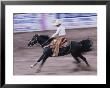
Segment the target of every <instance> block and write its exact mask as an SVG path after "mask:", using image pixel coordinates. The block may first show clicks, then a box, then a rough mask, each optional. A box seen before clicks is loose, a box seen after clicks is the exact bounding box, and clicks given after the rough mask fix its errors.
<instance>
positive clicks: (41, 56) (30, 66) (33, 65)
mask: <svg viewBox="0 0 110 88" xmlns="http://www.w3.org/2000/svg"><path fill="white" fill-rule="evenodd" d="M43 57H44V54H43V55H42V56H41V57H40V58H39V59H38V60H37V62H36V63H34V64H32V65H30V67H31V68H33V67H34V66H36V65H37V64H38V63H39V62H40V61H41V60H42V59H43Z"/></svg>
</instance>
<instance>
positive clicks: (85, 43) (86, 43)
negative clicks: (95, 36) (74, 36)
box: [79, 38, 93, 52]
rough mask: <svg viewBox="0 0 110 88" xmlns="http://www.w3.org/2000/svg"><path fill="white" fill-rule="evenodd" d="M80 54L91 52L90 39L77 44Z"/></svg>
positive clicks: (91, 42) (91, 43)
mask: <svg viewBox="0 0 110 88" xmlns="http://www.w3.org/2000/svg"><path fill="white" fill-rule="evenodd" d="M79 44H80V45H81V50H82V52H88V51H91V50H92V46H93V41H92V40H91V39H89V38H88V39H85V40H82V41H80V42H79Z"/></svg>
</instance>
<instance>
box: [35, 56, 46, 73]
mask: <svg viewBox="0 0 110 88" xmlns="http://www.w3.org/2000/svg"><path fill="white" fill-rule="evenodd" d="M47 58H48V57H46V56H44V58H43V60H42V63H41V64H40V66H39V68H38V69H37V71H36V72H37V73H38V72H40V71H41V68H42V67H43V65H44V63H45V61H46V60H47Z"/></svg>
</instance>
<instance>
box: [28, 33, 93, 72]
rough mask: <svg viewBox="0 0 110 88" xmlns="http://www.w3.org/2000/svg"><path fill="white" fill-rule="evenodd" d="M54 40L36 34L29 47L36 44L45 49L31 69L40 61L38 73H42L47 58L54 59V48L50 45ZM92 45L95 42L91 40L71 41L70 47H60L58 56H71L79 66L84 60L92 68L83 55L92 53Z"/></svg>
mask: <svg viewBox="0 0 110 88" xmlns="http://www.w3.org/2000/svg"><path fill="white" fill-rule="evenodd" d="M53 39H55V38H50V37H49V36H48V35H38V34H35V35H34V36H33V37H32V39H31V40H30V41H29V43H28V46H29V47H31V46H33V45H35V44H40V46H41V47H42V48H43V53H42V55H41V56H40V58H39V59H38V60H37V62H36V63H35V64H33V65H31V68H33V67H34V66H36V65H37V64H38V63H39V62H40V61H42V62H41V64H40V65H39V67H38V69H37V72H40V71H41V68H42V67H43V65H44V63H45V61H46V60H47V58H49V57H53V56H52V55H53V52H52V48H51V45H49V44H50V43H51V41H52V40H53ZM47 45H48V46H47ZM92 45H93V42H92V40H90V39H89V38H87V39H85V40H81V41H79V42H77V41H70V43H69V44H68V45H66V46H62V47H60V49H59V54H58V56H64V55H68V54H71V55H72V57H73V58H74V59H75V60H76V63H77V64H79V63H80V62H81V61H80V59H82V60H83V61H84V62H85V64H86V65H87V66H88V67H90V64H89V63H88V61H87V60H86V58H85V57H84V56H83V55H82V54H83V53H86V52H88V51H91V50H92ZM45 46H46V47H45ZM79 58H80V59H79Z"/></svg>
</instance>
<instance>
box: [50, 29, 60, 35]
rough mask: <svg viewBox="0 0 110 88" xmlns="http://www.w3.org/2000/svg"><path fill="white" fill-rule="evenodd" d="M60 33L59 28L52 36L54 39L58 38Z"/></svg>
mask: <svg viewBox="0 0 110 88" xmlns="http://www.w3.org/2000/svg"><path fill="white" fill-rule="evenodd" d="M59 32H60V29H59V28H58V29H57V31H56V32H55V33H54V34H53V35H52V37H55V36H57V35H58V34H59Z"/></svg>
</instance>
